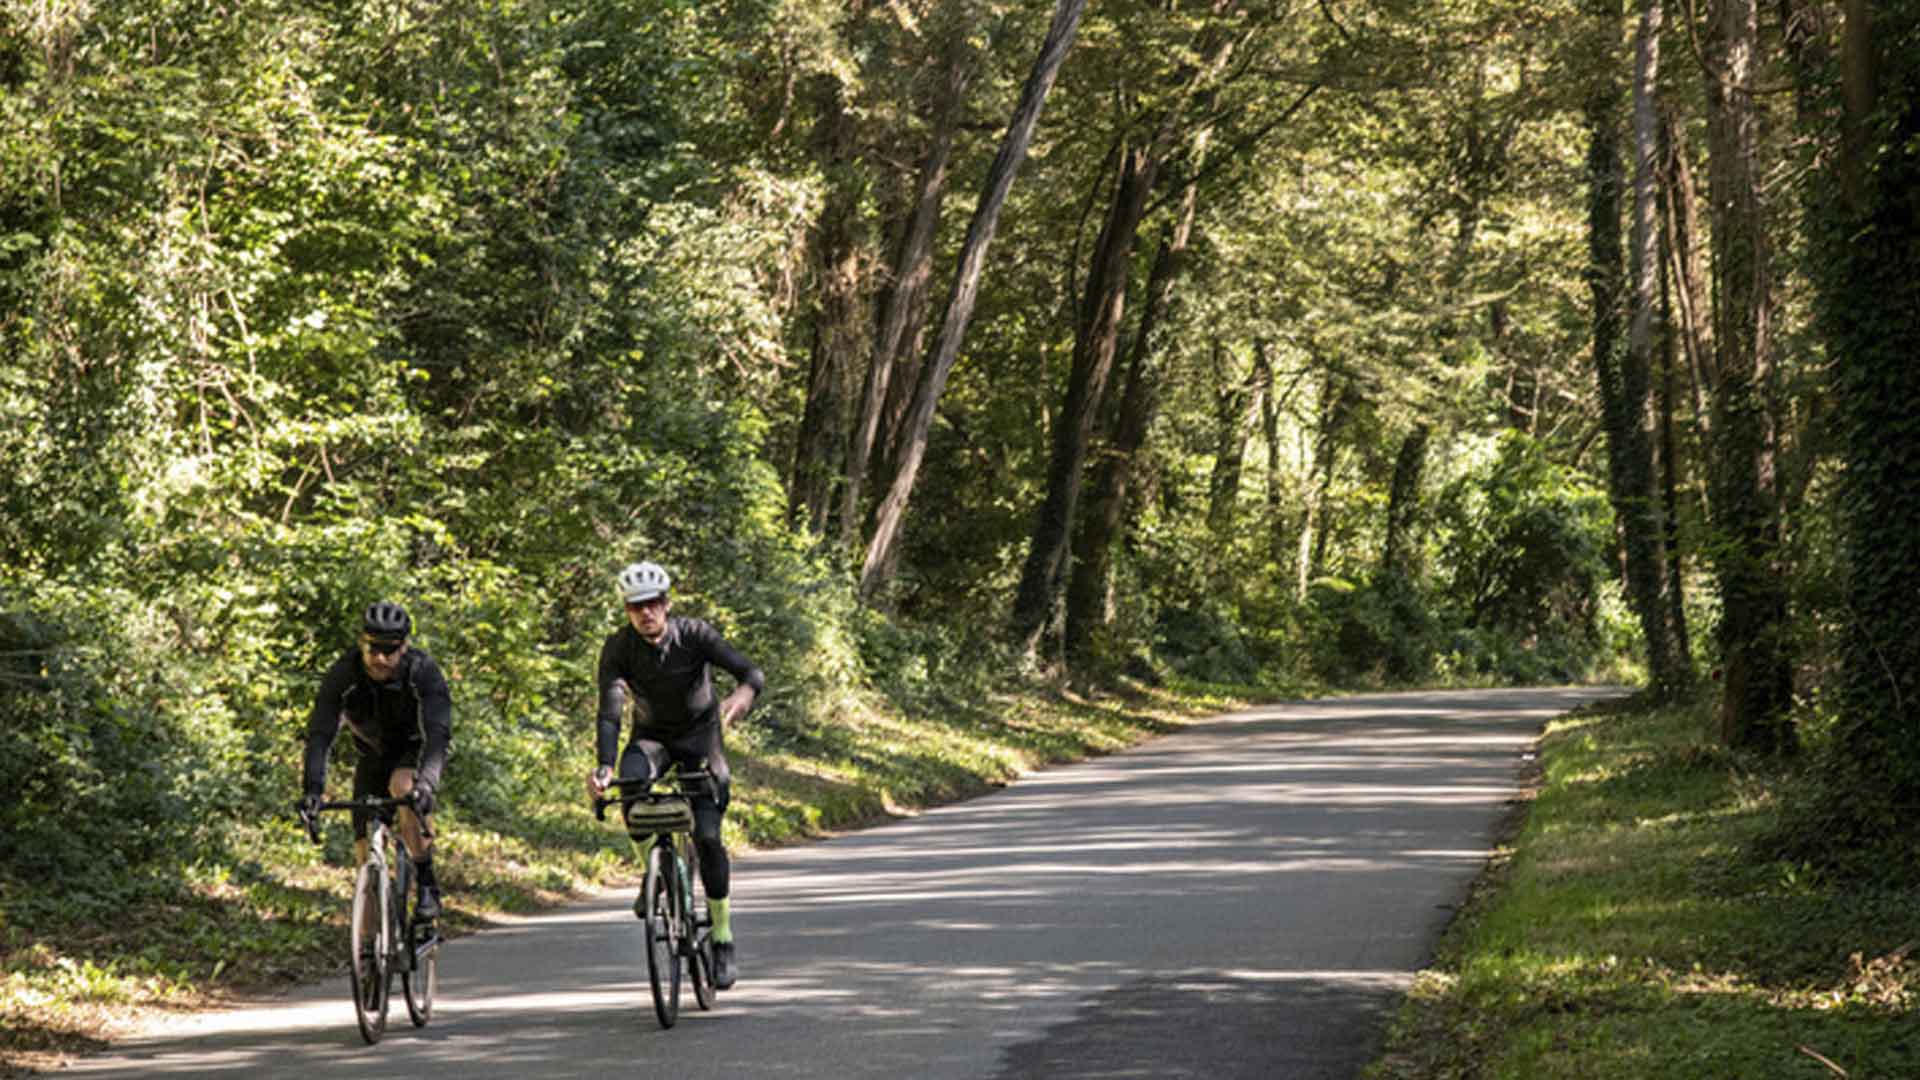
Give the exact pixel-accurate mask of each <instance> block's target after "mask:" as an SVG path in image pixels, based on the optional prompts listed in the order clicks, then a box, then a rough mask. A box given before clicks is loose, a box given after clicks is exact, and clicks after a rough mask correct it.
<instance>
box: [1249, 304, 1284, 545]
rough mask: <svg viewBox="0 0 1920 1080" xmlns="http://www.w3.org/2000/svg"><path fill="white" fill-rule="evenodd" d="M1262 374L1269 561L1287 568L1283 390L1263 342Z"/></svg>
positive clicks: (1259, 348) (1259, 347)
mask: <svg viewBox="0 0 1920 1080" xmlns="http://www.w3.org/2000/svg"><path fill="white" fill-rule="evenodd" d="M1253 347H1254V351H1255V355H1256V356H1258V357H1259V360H1260V370H1261V371H1262V372H1264V373H1265V375H1266V380H1267V386H1266V391H1267V392H1266V399H1265V401H1266V403H1265V405H1263V406H1262V407H1261V409H1260V436H1261V438H1262V440H1263V441H1264V442H1265V443H1266V444H1267V505H1266V513H1267V561H1268V562H1271V563H1272V564H1273V565H1274V566H1276V567H1278V566H1283V565H1285V563H1286V557H1287V548H1286V543H1287V537H1286V526H1285V523H1286V515H1285V514H1284V513H1283V512H1282V510H1281V508H1282V507H1283V506H1284V505H1285V504H1286V497H1285V496H1286V492H1285V490H1284V485H1285V481H1284V479H1283V477H1284V474H1283V472H1282V470H1281V468H1280V407H1281V401H1280V386H1279V383H1278V380H1277V378H1276V377H1275V373H1274V370H1273V367H1274V365H1273V354H1272V351H1271V350H1272V348H1273V346H1272V343H1270V342H1268V341H1266V340H1265V339H1262V340H1260V341H1257V342H1255V343H1254V346H1253Z"/></svg>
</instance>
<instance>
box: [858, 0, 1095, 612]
mask: <svg viewBox="0 0 1920 1080" xmlns="http://www.w3.org/2000/svg"><path fill="white" fill-rule="evenodd" d="M1085 10H1086V0H1057V3H1056V4H1055V5H1054V12H1053V23H1052V25H1051V26H1049V27H1048V28H1047V36H1046V38H1045V39H1044V40H1043V41H1042V42H1041V43H1040V55H1039V56H1038V57H1037V58H1036V59H1035V60H1034V64H1033V71H1032V72H1031V73H1030V74H1029V75H1028V76H1027V81H1026V85H1025V86H1024V87H1023V88H1022V89H1021V91H1020V102H1019V104H1018V105H1016V106H1015V107H1014V110H1013V119H1012V121H1011V122H1009V124H1008V125H1007V133H1006V136H1005V137H1004V138H1003V139H1002V141H1001V144H1000V152H999V153H998V154H996V155H995V156H994V159H993V167H992V168H991V169H990V170H988V173H987V183H986V188H985V190H983V191H982V192H981V194H980V202H979V205H978V206H977V207H976V208H975V209H974V214H973V221H972V223H971V224H969V225H968V226H967V239H966V242H965V244H964V245H963V246H962V248H961V253H960V266H959V271H958V272H957V273H956V274H955V275H954V280H953V289H952V292H951V293H950V294H949V296H948V298H947V306H946V316H945V319H944V320H943V321H942V323H941V326H940V336H939V338H938V340H937V341H936V342H935V345H934V350H933V355H932V356H931V357H929V358H928V360H927V363H926V366H925V367H924V368H922V369H921V374H920V381H919V384H918V386H917V388H916V389H915V391H914V396H913V408H912V411H911V412H910V413H909V414H908V416H907V418H906V427H905V429H904V431H903V432H902V438H901V440H900V445H901V447H902V450H901V451H900V458H899V460H898V461H897V462H896V463H895V466H894V476H893V484H892V486H891V487H890V488H889V489H888V491H887V496H886V498H885V500H883V501H882V502H881V504H880V507H879V509H878V510H877V511H876V512H875V515H874V527H873V536H872V538H871V539H870V540H869V541H868V542H867V554H866V559H865V561H864V562H863V563H862V565H861V569H860V593H861V595H862V596H865V597H868V598H872V597H873V596H874V595H875V594H876V593H877V592H878V591H879V589H880V587H881V586H882V585H883V584H884V583H885V581H886V578H887V576H888V574H889V572H890V571H889V570H888V567H889V566H890V565H891V556H892V552H893V546H894V543H895V542H896V540H897V538H898V534H899V530H900V524H901V519H902V518H903V517H904V516H905V514H906V510H907V501H908V499H909V498H911V497H912V494H913V483H914V479H915V477H916V475H917V474H918V472H919V470H920V459H921V458H922V457H923V456H924V455H925V453H926V447H927V432H928V430H929V429H930V428H931V427H932V426H933V410H934V406H935V405H936V404H938V403H939V400H940V392H941V391H942V390H943V389H944V388H945V387H946V382H947V375H948V373H950V372H951V371H952V370H953V363H954V361H955V360H957V359H958V358H959V356H960V342H961V341H962V340H963V339H964V338H965V337H966V333H967V323H968V322H969V321H970V320H971V319H972V318H973V306H974V302H975V300H976V299H977V297H978V296H979V291H980V272H981V269H982V267H983V266H984V264H985V262H986V258H987V249H988V247H989V246H991V245H992V243H993V232H994V229H995V227H996V226H997V225H998V223H999V220H1000V209H1001V207H1002V206H1004V205H1005V204H1006V200H1007V191H1008V189H1010V188H1011V187H1012V186H1013V179H1014V176H1015V175H1016V174H1018V173H1019V171H1020V164H1021V162H1022V161H1024V160H1026V155H1027V146H1028V144H1029V143H1030V142H1031V141H1032V139H1033V129H1034V126H1035V125H1036V124H1038V123H1039V122H1040V109H1041V107H1042V106H1044V105H1045V104H1046V100H1047V92H1048V91H1050V90H1051V89H1052V88H1053V81H1054V79H1055V78H1056V77H1057V76H1058V75H1059V73H1060V64H1061V62H1062V61H1064V60H1065V59H1066V56H1067V50H1068V49H1069V48H1071V47H1072V45H1073V37H1074V33H1075V31H1076V30H1078V29H1079V26H1080V16H1081V14H1082V13H1083V12H1084V11H1085Z"/></svg>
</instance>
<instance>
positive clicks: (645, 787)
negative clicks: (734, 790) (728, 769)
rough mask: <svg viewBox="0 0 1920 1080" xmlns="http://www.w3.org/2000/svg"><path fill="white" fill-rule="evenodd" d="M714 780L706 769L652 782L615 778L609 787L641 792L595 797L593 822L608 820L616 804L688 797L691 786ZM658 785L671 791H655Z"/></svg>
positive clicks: (632, 778) (635, 777)
mask: <svg viewBox="0 0 1920 1080" xmlns="http://www.w3.org/2000/svg"><path fill="white" fill-rule="evenodd" d="M712 779H713V774H712V773H710V772H708V771H707V770H706V769H704V768H702V769H694V770H691V771H689V772H677V771H676V772H669V773H667V774H666V775H664V776H656V777H654V778H653V779H651V780H642V779H640V778H639V777H637V776H628V777H615V778H613V779H611V780H608V781H607V786H608V787H610V788H637V789H639V790H637V791H632V792H627V793H623V794H620V795H616V796H614V797H613V798H611V799H609V798H605V797H603V796H598V795H596V796H594V799H593V820H595V821H605V820H607V807H609V806H612V805H613V804H615V803H619V804H620V805H621V806H625V805H627V804H628V803H632V802H639V801H640V800H641V799H662V798H671V797H672V796H674V795H687V794H690V792H688V791H687V788H688V787H689V786H690V785H692V784H697V783H700V782H702V781H707V780H712ZM656 784H658V785H668V786H669V790H666V791H655V790H654V786H655V785H656Z"/></svg>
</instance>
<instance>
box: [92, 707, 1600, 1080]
mask: <svg viewBox="0 0 1920 1080" xmlns="http://www.w3.org/2000/svg"><path fill="white" fill-rule="evenodd" d="M1594 696H1598V695H1596V694H1595V693H1594V692H1592V691H1545V692H1538V691H1536V692H1533V693H1532V694H1531V696H1528V695H1526V694H1525V693H1522V692H1495V693H1493V694H1492V695H1489V697H1488V698H1487V699H1482V698H1480V697H1478V696H1476V695H1453V696H1448V695H1439V694H1421V695H1400V696H1395V695H1379V696H1374V697H1369V698H1361V699H1348V700H1345V701H1333V702H1313V703H1294V704H1290V705H1285V706H1274V707H1267V708H1261V709H1254V710H1248V711H1246V712H1242V713H1237V714H1234V715H1232V716H1228V717H1223V718H1221V719H1218V720H1215V721H1210V722H1207V723H1202V724H1197V725H1194V726H1193V727H1191V728H1190V729H1188V730H1186V731H1184V732H1182V733H1180V734H1177V735H1174V736H1170V737H1167V738H1164V739H1159V740H1156V741H1154V742H1152V743H1149V744H1146V745H1144V746H1142V747H1139V748H1137V749H1135V750H1133V751H1129V752H1124V753H1120V754H1116V755H1113V756H1111V757H1107V758H1103V759H1099V760H1096V761H1091V762H1087V763H1084V764H1082V765H1078V766H1074V767H1070V768H1065V769H1059V770H1054V771H1051V772H1046V773H1040V774H1036V775H1033V776H1030V777H1027V778H1025V779H1023V780H1021V781H1020V782H1018V783H1016V784H1014V785H1012V786H1010V787H1008V788H1006V789H1003V790H1001V791H999V792H996V793H994V794H992V795H989V796H986V797H983V798H980V799H976V800H973V801H971V802H967V803H961V804H956V805H952V806H947V807H940V808H936V809H933V810H929V811H927V812H925V813H922V814H919V815H917V816H915V817H912V818H908V819H903V820H898V821H894V822H891V823H888V824H886V825H883V826H880V827H876V828H873V829H870V830H866V831H863V832H858V833H853V834H848V835H845V836H839V837H835V838H833V839H830V840H826V841H822V842H819V843H814V844H808V845H802V846H798V847H794V848H790V849H783V850H777V851H766V852H752V853H747V854H744V855H742V856H740V857H739V858H738V859H737V860H736V862H735V871H734V873H735V876H734V880H735V899H736V904H735V911H736V916H735V925H736V927H737V929H738V932H739V934H740V941H741V946H740V949H741V952H740V956H741V963H742V977H741V981H740V984H739V985H738V986H737V987H736V988H735V989H733V990H731V991H729V992H727V993H725V994H723V995H722V996H721V998H720V1003H719V1007H718V1009H717V1010H715V1011H713V1012H701V1011H699V1010H698V1008H697V1007H696V1006H695V1005H694V1003H693V997H692V993H691V989H690V988H689V989H688V990H687V991H686V992H685V996H684V1000H683V1003H682V1010H683V1012H682V1016H681V1020H680V1023H679V1025H678V1026H676V1027H675V1028H673V1029H672V1030H662V1029H661V1028H660V1027H659V1025H658V1024H657V1022H656V1021H655V1019H654V1016H653V1010H652V1006H651V1004H650V1000H649V996H648V989H647V976H646V965H645V962H644V959H643V956H642V953H641V950H640V941H639V934H638V932H637V931H638V923H637V922H636V921H635V919H634V918H633V916H632V914H631V911H630V905H631V902H632V897H633V892H632V890H631V889H626V890H618V891H610V892H607V893H604V894H601V895H599V896H598V897H596V898H595V899H593V900H592V901H591V902H589V903H586V904H583V905H579V906H575V907H571V908H568V909H566V910H563V911H559V912H555V913H553V914H550V915H540V916H534V917H526V918H502V919H501V920H500V921H499V925H498V926H496V927H494V928H491V929H489V930H487V931H486V932H484V933H482V934H479V935H475V936H473V937H470V938H467V939H462V940H460V941H456V942H453V943H452V944H450V945H449V947H448V948H447V950H446V951H445V952H444V954H443V967H442V983H441V996H440V1003H439V1007H438V1012H437V1013H436V1015H435V1018H434V1020H433V1023H432V1025H431V1026H429V1027H428V1028H426V1029H423V1030H415V1029H413V1028H412V1027H410V1026H409V1025H408V1023H407V1019H406V1015H405V1008H404V1005H403V1004H401V1003H400V1002H399V1001H398V1000H396V1003H395V1008H394V1016H393V1018H392V1020H391V1021H390V1022H389V1023H390V1028H389V1034H388V1036H387V1039H386V1041H384V1042H383V1043H381V1044H380V1046H378V1047H376V1048H368V1047H365V1046H363V1045H362V1044H361V1042H360V1040H359V1037H358V1035H357V1034H356V1033H355V1031H354V1026H353V1019H352V1014H351V1011H350V1008H349V1006H348V1004H347V1001H346V997H347V991H346V980H345V978H344V977H342V978H339V979H337V980H334V981H332V982H330V983H328V984H325V985H320V986H313V987H307V988H303V989H302V990H300V991H298V992H296V993H295V994H294V995H292V996H291V997H290V998H289V999H286V1000H284V1001H282V1002H279V1003H277V1004H278V1007H275V1008H271V1009H267V1008H261V1009H253V1010H243V1011H238V1012H235V1013H232V1014H223V1015H221V1016H216V1017H189V1018H185V1019H183V1020H181V1021H180V1022H178V1023H175V1024H172V1025H170V1026H167V1027H163V1028H160V1029H157V1030H155V1031H154V1032H153V1033H151V1035H150V1036H149V1037H148V1038H146V1039H144V1040H142V1041H140V1042H138V1043H130V1044H127V1045H124V1046H122V1047H120V1048H118V1054H117V1056H116V1057H115V1058H112V1059H104V1060H100V1061H95V1062H83V1063H81V1065H80V1066H79V1067H77V1068H75V1069H73V1070H72V1071H71V1074H72V1075H75V1076H113V1077H132V1076H141V1077H186V1076H193V1077H224V1076H231V1077H240V1076H247V1077H250V1078H251V1077H256V1076H298V1077H301V1078H302V1080H309V1078H318V1080H326V1078H331V1077H346V1076H360V1075H364V1074H365V1073H366V1072H367V1071H368V1070H369V1069H377V1070H379V1071H381V1072H383V1073H385V1072H392V1073H394V1074H396V1075H405V1076H408V1077H410V1078H411V1080H430V1078H434V1077H451V1078H457V1080H491V1078H503V1077H516V1078H517V1077H534V1076H558V1075H586V1074H590V1073H597V1072H603V1071H604V1072H610V1073H621V1074H624V1073H629V1072H633V1071H635V1070H636V1069H644V1070H646V1071H650V1072H651V1071H659V1070H660V1069H662V1068H666V1069H667V1070H668V1071H669V1072H670V1073H671V1075H673V1076H675V1077H677V1078H701V1077H716V1078H719V1077H725V1078H727V1080H738V1078H740V1077H743V1076H751V1077H756V1078H758V1077H774V1078H782V1077H794V1078H796V1080H800V1078H812V1077H833V1078H835V1080H842V1078H845V1077H849V1076H872V1077H887V1078H892V1077H913V1078H915V1080H937V1078H952V1080H963V1078H967V1080H981V1078H987V1077H994V1076H1001V1077H1007V1078H1014V1077H1029V1076H1047V1077H1050V1078H1052V1077H1081V1078H1088V1080H1091V1078H1094V1077H1101V1078H1111V1077H1123V1076H1136V1075H1137V1076H1152V1077H1155V1078H1156V1080H1159V1078H1163V1077H1172V1076H1189V1075H1191V1076H1195V1077H1199V1076H1207V1077H1214V1076H1236V1075H1237V1076H1257V1077H1268V1076H1280V1077H1287V1076H1322V1075H1325V1076H1350V1075H1351V1070H1352V1068H1353V1062H1355V1061H1358V1060H1364V1055H1365V1053H1366V1047H1367V1046H1369V1045H1371V1041H1370V1040H1372V1039H1373V1038H1374V1036H1375V1034H1376V1033H1377V1032H1378V1030H1379V1027H1380V1025H1381V1023H1382V1022H1383V1020H1384V1017H1385V1015H1386V1013H1387V1011H1388V1010H1390V1008H1391V1006H1392V1003H1393V1002H1394V1001H1395V1000H1397V997H1398V995H1399V994H1400V993H1401V992H1403V991H1404V989H1405V987H1406V986H1407V985H1408V984H1409V982H1410V980H1411V978H1412V976H1413V974H1414V972H1415V971H1416V970H1417V969H1418V968H1419V967H1420V966H1422V964H1424V962H1425V960H1426V957H1427V950H1428V949H1429V948H1430V946H1431V942H1432V941H1433V939H1434V937H1435V935H1436V934H1437V932H1438V930H1439V928H1440V927H1441V926H1442V925H1444V923H1445V921H1446V919H1447V918H1448V916H1449V911H1450V906H1451V905H1452V904H1453V903H1454V902H1456V901H1457V900H1458V899H1459V898H1461V897H1462V896H1463V895H1464V892H1465V888H1466V885H1467V883H1468V882H1469V881H1470V880H1471V878H1472V876H1473V874H1474V873H1475V872H1476V870H1477V869H1478V868H1479V866H1480V865H1481V864H1482V862H1483V861H1484V859H1485V858H1486V856H1487V854H1488V847H1489V836H1490V830H1491V828H1492V825H1493V822H1494V820H1495V818H1496V816H1497V814H1498V812H1499V810H1500V808H1501V807H1502V805H1503V804H1505V803H1507V802H1508V801H1509V800H1511V799H1512V798H1513V796H1514V793H1515V787H1516V777H1517V775H1518V772H1519V770H1520V767H1521V764H1522V762H1521V755H1522V753H1523V752H1524V751H1525V750H1526V749H1527V748H1528V747H1529V746H1530V745H1531V742H1532V739H1533V737H1534V735H1535V733H1536V732H1537V730H1538V727H1539V724H1540V722H1541V721H1542V720H1544V719H1545V718H1546V717H1548V716H1552V715H1556V714H1558V713H1559V712H1561V711H1564V710H1565V709H1567V708H1571V707H1572V706H1573V705H1575V704H1578V703H1579V702H1580V701H1581V700H1589V699H1591V698H1592V697H1594ZM1484 700H1491V701H1493V702H1494V703H1495V705H1496V707H1495V708H1494V709H1493V711H1492V712H1491V713H1488V712H1479V713H1476V711H1475V707H1474V705H1473V703H1474V702H1482V703H1484ZM1496 714H1497V715H1496ZM396 990H397V988H396ZM1356 1054H1357V1055H1361V1056H1360V1057H1356V1056H1355V1055H1356ZM1143 1069H1144V1070H1145V1071H1142V1070H1143ZM1342 1070H1345V1071H1342Z"/></svg>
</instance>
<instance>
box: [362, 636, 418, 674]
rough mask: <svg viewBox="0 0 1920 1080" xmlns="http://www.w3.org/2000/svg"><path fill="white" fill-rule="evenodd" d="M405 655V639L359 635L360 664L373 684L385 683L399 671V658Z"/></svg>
mask: <svg viewBox="0 0 1920 1080" xmlns="http://www.w3.org/2000/svg"><path fill="white" fill-rule="evenodd" d="M405 655H407V640H406V639H405V638H376V637H373V636H371V635H369V634H361V635H360V662H361V663H362V664H364V665H366V669H367V674H368V675H371V676H373V681H374V682H386V681H387V680H388V679H391V678H393V673H394V672H395V671H398V670H399V669H400V658H401V657H403V656H405Z"/></svg>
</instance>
